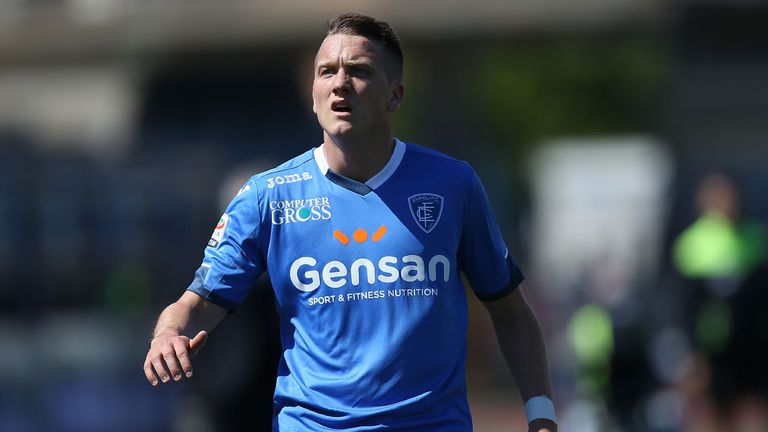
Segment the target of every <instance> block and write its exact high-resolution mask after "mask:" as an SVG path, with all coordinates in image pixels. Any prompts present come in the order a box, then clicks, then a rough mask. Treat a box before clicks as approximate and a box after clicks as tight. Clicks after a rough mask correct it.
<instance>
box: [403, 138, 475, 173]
mask: <svg viewBox="0 0 768 432" xmlns="http://www.w3.org/2000/svg"><path fill="white" fill-rule="evenodd" d="M405 144H406V146H407V147H406V149H407V150H406V151H407V153H406V154H407V155H408V158H409V159H410V160H411V162H412V163H413V164H414V165H416V166H419V165H420V166H423V167H424V169H425V170H426V171H428V172H429V173H430V174H438V173H444V174H446V175H449V176H451V177H454V178H457V179H460V180H464V181H466V180H471V179H472V178H473V177H474V176H475V170H474V169H473V168H472V166H471V165H470V164H469V163H468V162H466V161H463V160H460V159H456V158H454V157H451V156H449V155H447V154H445V153H443V152H440V151H437V150H434V149H431V148H427V147H424V146H421V145H418V144H414V143H405Z"/></svg>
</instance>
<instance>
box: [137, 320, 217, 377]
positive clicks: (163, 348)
mask: <svg viewBox="0 0 768 432" xmlns="http://www.w3.org/2000/svg"><path fill="white" fill-rule="evenodd" d="M207 339H208V332H207V331H205V330H202V331H200V333H198V334H197V335H196V336H195V337H194V338H192V339H190V338H188V337H187V336H180V335H173V334H162V333H161V334H159V335H158V336H156V337H155V338H154V339H152V342H150V347H149V352H148V353H147V359H146V360H144V374H145V375H146V376H147V380H148V381H149V383H150V384H152V385H153V386H156V385H158V384H159V383H161V382H163V383H169V382H171V377H173V380H174V381H179V380H181V379H182V378H183V377H187V378H192V364H191V363H190V359H191V358H192V357H194V356H196V355H197V353H198V352H199V351H200V349H201V348H202V347H203V345H205V341H206V340H207Z"/></svg>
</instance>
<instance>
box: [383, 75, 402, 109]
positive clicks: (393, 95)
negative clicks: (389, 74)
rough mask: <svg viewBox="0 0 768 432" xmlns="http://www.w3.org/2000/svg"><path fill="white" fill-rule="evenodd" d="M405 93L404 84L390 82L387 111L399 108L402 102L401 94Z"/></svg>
mask: <svg viewBox="0 0 768 432" xmlns="http://www.w3.org/2000/svg"><path fill="white" fill-rule="evenodd" d="M404 95H405V85H403V83H402V82H400V81H398V82H396V83H394V84H392V89H391V91H390V96H389V102H388V103H387V111H389V112H395V111H397V109H398V108H400V104H401V103H402V102H403V96H404Z"/></svg>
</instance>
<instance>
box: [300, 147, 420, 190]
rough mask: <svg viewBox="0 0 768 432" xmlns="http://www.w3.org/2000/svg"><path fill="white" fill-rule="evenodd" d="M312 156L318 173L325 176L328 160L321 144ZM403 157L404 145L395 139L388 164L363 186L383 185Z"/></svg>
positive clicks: (375, 186)
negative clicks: (318, 169)
mask: <svg viewBox="0 0 768 432" xmlns="http://www.w3.org/2000/svg"><path fill="white" fill-rule="evenodd" d="M314 155H315V161H316V162H317V167H318V168H320V172H321V173H322V174H323V175H326V174H327V173H328V169H329V167H328V160H327V159H326V158H325V152H324V151H323V144H321V145H320V146H319V147H316V148H315V151H314ZM403 156H405V143H404V142H402V141H400V140H399V139H397V138H395V149H394V151H393V152H392V156H391V157H390V158H389V162H387V164H386V165H384V168H382V169H381V171H379V172H378V173H376V174H375V175H374V176H373V177H371V178H369V179H368V181H367V182H365V185H366V186H368V187H369V188H371V189H376V188H377V187H379V186H381V185H383V184H384V182H386V181H387V180H388V179H389V178H390V177H392V174H394V173H395V170H397V168H398V167H399V166H400V162H402V160H403Z"/></svg>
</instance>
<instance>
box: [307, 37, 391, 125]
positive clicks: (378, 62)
mask: <svg viewBox="0 0 768 432" xmlns="http://www.w3.org/2000/svg"><path fill="white" fill-rule="evenodd" d="M386 61H387V59H386V58H385V53H384V52H383V48H382V47H381V46H380V45H379V44H378V43H376V42H372V41H370V40H368V39H366V38H365V37H362V36H350V35H331V36H328V37H326V38H325V40H324V41H323V44H322V45H321V46H320V49H319V50H318V52H317V57H316V59H315V71H314V81H313V84H312V102H313V103H312V111H314V112H315V114H317V120H318V121H319V122H320V127H322V128H323V130H324V131H325V132H326V133H327V134H328V135H330V136H332V137H334V136H349V135H350V134H355V135H357V134H359V133H362V134H366V133H371V132H373V133H375V132H376V131H377V130H379V129H380V128H381V127H382V126H386V125H388V124H389V122H390V114H391V113H392V112H394V111H396V110H397V107H398V106H399V105H400V101H401V100H402V94H403V92H402V84H401V83H399V82H391V81H390V80H389V78H388V77H387V74H386V65H387V63H386Z"/></svg>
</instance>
